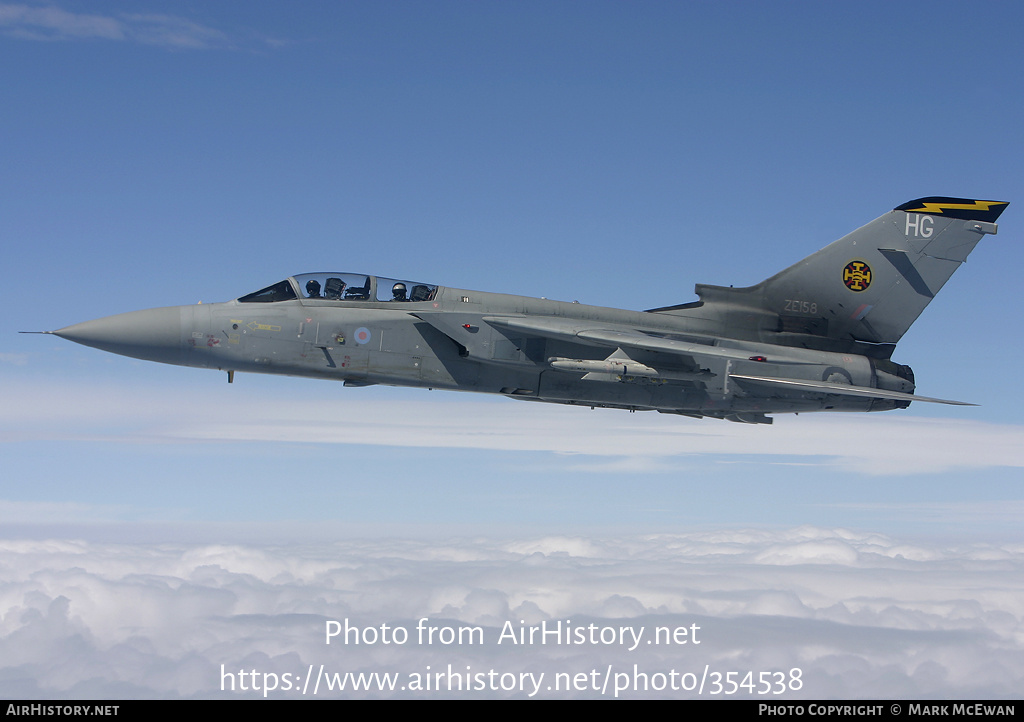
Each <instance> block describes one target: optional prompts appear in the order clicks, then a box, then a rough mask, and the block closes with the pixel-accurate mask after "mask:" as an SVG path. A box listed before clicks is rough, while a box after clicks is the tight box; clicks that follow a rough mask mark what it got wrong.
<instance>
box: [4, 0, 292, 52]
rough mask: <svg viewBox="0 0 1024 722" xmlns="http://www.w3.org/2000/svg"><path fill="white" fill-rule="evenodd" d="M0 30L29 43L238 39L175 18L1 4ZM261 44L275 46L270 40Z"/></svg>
mask: <svg viewBox="0 0 1024 722" xmlns="http://www.w3.org/2000/svg"><path fill="white" fill-rule="evenodd" d="M0 28H2V29H3V31H4V32H5V33H6V34H8V35H11V36H14V37H19V38H23V39H28V40H73V39H96V40H116V41H124V42H135V43H140V44H143V45H157V46H160V47H165V48H181V49H208V48H231V47H234V46H235V44H236V42H237V40H238V39H237V38H232V37H230V36H229V35H228V34H226V33H224V32H222V31H220V30H217V29H216V28H211V27H209V26H206V25H202V24H200V23H197V22H193V21H192V20H189V19H187V18H182V17H178V16H174V15H166V14H156V13H150V14H143V13H125V14H118V15H100V14H95V13H82V12H74V11H68V10H63V9H61V8H59V7H56V6H52V5H50V6H37V5H26V4H16V3H0ZM264 43H265V44H267V45H274V44H276V43H275V42H273V41H270V40H265V41H264Z"/></svg>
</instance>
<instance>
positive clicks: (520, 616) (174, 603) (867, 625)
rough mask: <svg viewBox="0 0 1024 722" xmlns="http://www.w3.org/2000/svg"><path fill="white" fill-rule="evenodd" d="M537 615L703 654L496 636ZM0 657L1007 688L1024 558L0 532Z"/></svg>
mask: <svg viewBox="0 0 1024 722" xmlns="http://www.w3.org/2000/svg"><path fill="white" fill-rule="evenodd" d="M424 617H426V618H428V619H429V620H430V622H429V624H430V625H432V626H436V627H444V626H448V627H452V628H456V627H459V626H476V625H479V626H482V627H485V630H484V632H485V635H486V638H485V639H486V641H487V642H488V643H487V644H485V645H483V646H476V645H469V644H465V643H464V644H461V645H460V644H451V645H446V644H441V643H440V642H435V643H434V644H432V645H420V644H417V643H416V639H415V635H416V631H415V630H416V626H417V623H418V620H420V619H422V618H424ZM328 619H337V620H339V621H342V620H345V619H349V620H350V623H351V624H353V625H359V626H360V628H371V627H372V628H373V629H374V630H375V633H376V632H379V631H380V630H381V625H387V626H388V627H389V628H391V629H394V628H396V627H402V628H404V629H405V630H407V631H409V633H410V635H411V643H407V644H404V645H399V644H390V645H385V644H383V643H380V642H378V643H375V644H359V645H356V644H348V645H346V644H344V643H342V642H341V641H340V640H336V641H335V643H333V644H331V645H329V646H328V645H326V644H325V643H324V633H325V621H326V620H328ZM545 620H546V621H547V622H549V623H555V622H559V621H561V622H562V623H563V624H564V625H573V626H574V627H580V626H583V627H585V626H586V625H589V624H591V623H594V624H595V625H597V626H598V627H604V626H607V627H611V628H615V629H619V628H621V627H626V628H628V629H630V630H632V632H637V633H639V629H640V628H641V627H643V628H644V630H645V632H644V634H646V635H650V634H652V633H653V628H654V627H656V626H660V627H669V628H673V629H674V628H676V627H679V628H682V627H686V628H687V629H688V630H690V631H689V632H688V633H693V630H692V629H691V628H692V625H696V626H698V627H699V628H700V630H699V631H698V632H696V633H697V634H698V635H699V639H700V642H701V644H700V645H694V644H689V645H675V646H672V645H669V646H666V645H653V644H647V643H643V644H640V645H638V646H637V648H636V649H634V650H633V651H629V650H628V646H629V645H626V646H620V645H618V644H589V643H587V644H579V645H570V646H566V645H554V644H545V645H541V644H539V643H534V644H532V645H530V644H527V645H523V646H520V645H510V644H508V643H505V644H503V645H501V646H498V645H496V644H495V643H494V642H495V641H496V639H497V636H498V634H499V631H500V630H501V628H502V625H503V624H504V623H505V622H511V623H512V627H513V628H514V629H520V628H524V627H527V626H529V625H534V624H540V623H541V622H542V621H545ZM649 638H650V637H644V640H645V642H646V640H647V639H649ZM0 660H2V662H0V678H6V679H15V678H17V679H19V680H20V682H21V683H22V684H24V683H25V680H32V682H33V684H34V685H35V690H36V693H35V694H36V695H37V696H42V697H53V696H57V695H62V694H68V693H71V694H74V695H75V696H79V697H87V696H97V695H102V694H104V693H110V692H109V691H110V690H112V689H117V690H120V691H119V692H118V694H119V695H120V696H129V695H130V696H164V697H166V696H179V695H180V696H193V695H194V696H199V697H209V696H218V695H220V694H221V690H220V679H221V676H220V673H221V665H222V664H223V665H225V668H226V669H227V670H229V671H230V670H233V671H235V672H237V671H238V670H240V669H256V670H257V671H259V672H260V673H274V674H278V675H283V674H284V673H286V672H287V673H289V674H293V675H298V674H300V673H301V674H304V673H305V671H306V670H307V669H308V668H309V667H308V666H309V665H313V666H314V667H316V668H318V667H319V665H321V664H322V665H325V668H326V669H327V670H328V671H331V672H346V671H364V672H371V671H376V672H388V673H400V674H403V675H410V674H413V673H418V672H423V671H424V670H425V668H426V666H427V665H430V666H431V668H432V669H433V670H435V671H436V670H442V669H446V667H447V665H448V664H452V665H453V667H455V668H456V670H460V669H462V670H464V669H465V667H466V666H470V667H471V668H472V669H474V670H487V669H496V670H498V671H502V672H516V673H518V672H521V671H533V672H535V673H539V672H544V673H545V674H547V675H554V674H555V673H556V672H570V673H573V674H575V673H579V672H588V671H589V670H592V669H598V670H602V672H603V670H606V669H608V668H609V667H610V668H611V669H613V670H614V671H616V672H623V673H625V672H631V671H632V669H633V665H634V664H637V665H639V666H640V668H641V669H642V670H645V671H647V672H648V673H649V674H653V673H655V672H662V673H666V674H667V673H668V672H669V671H670V670H673V669H674V670H676V671H678V672H684V671H689V670H702V669H703V668H704V665H709V666H710V668H711V669H712V670H713V671H720V672H723V673H725V672H730V671H739V672H743V673H745V671H747V670H753V671H755V673H756V672H757V671H761V670H764V671H779V670H785V671H787V672H788V670H790V669H792V668H794V667H798V668H800V669H801V670H802V672H801V674H802V688H801V689H800V690H799V691H796V692H792V691H791V692H788V693H787V695H786V696H785V698H791V697H803V698H826V697H832V698H834V697H845V698H850V697H879V696H883V697H884V696H903V697H908V696H909V697H919V698H920V697H931V696H941V697H946V698H950V697H953V698H956V697H961V698H974V697H986V696H997V697H998V696H1003V697H1014V696H1017V695H1019V690H1020V689H1021V688H1022V687H1021V683H1022V682H1024V547H1022V546H1021V545H1019V544H1016V545H995V544H973V545H969V546H959V545H940V544H936V543H929V544H924V543H908V542H905V541H899V540H894V539H891V538H888V537H885V536H882V535H878V534H863V533H858V532H852V531H845V530H828V529H820V528H813V527H802V528H798V529H792V530H788V531H778V532H773V531H764V530H747V531H727V530H721V531H711V532H704V533H692V534H680V535H652V536H632V537H621V538H613V537H543V538H531V537H521V538H514V539H506V540H502V539H493V538H475V539H453V540H444V541H436V542H430V541H422V540H413V539H394V538H393V539H378V540H372V541H368V540H355V541H339V542H333V543H325V544H322V545H319V546H317V545H310V544H301V545H288V546H276V547H260V546H251V545H187V544H160V545H153V544H150V545H119V544H98V543H87V542H73V541H19V540H11V541H6V542H2V543H0ZM552 679H553V676H549V677H548V680H549V681H550V680H552ZM0 689H3V686H2V683H0ZM22 689H23V691H24V687H23V688H22ZM125 690H129V692H125ZM496 694H497V695H499V696H503V693H492V692H479V693H474V694H472V695H465V694H464V695H463V696H495V695H496ZM228 696H242V697H252V696H258V693H253V692H248V693H243V692H239V691H236V692H234V693H233V695H231V694H229V695H228ZM272 696H280V697H297V696H299V694H298V693H297V692H294V691H293V692H289V693H285V692H279V693H275V694H274V695H272ZM321 696H364V695H358V694H356V695H353V694H351V693H349V694H348V695H338V694H335V695H328V694H326V693H322V695H321ZM372 696H377V695H372ZM421 696H433V695H432V694H431V695H426V694H424V695H421ZM542 696H565V695H564V694H556V693H555V692H554V691H548V690H546V689H545V690H544V691H543V693H542ZM570 696H587V694H585V693H582V692H576V693H573V694H572V695H570ZM632 696H651V695H650V694H642V693H641V694H635V695H632ZM655 696H657V695H655ZM663 696H669V697H672V696H676V697H685V696H693V695H688V694H686V693H683V692H676V693H671V694H665V695H663Z"/></svg>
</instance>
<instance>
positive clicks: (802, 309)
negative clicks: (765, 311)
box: [782, 298, 818, 313]
mask: <svg viewBox="0 0 1024 722" xmlns="http://www.w3.org/2000/svg"><path fill="white" fill-rule="evenodd" d="M782 310H783V311H789V312H790V313H817V312H818V304H817V303H815V302H814V301H797V300H795V299H789V298H787V299H786V307H785V308H784V309H782Z"/></svg>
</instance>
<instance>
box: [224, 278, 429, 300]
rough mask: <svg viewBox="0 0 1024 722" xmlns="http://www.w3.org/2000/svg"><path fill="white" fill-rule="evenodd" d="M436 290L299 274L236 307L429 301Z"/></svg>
mask: <svg viewBox="0 0 1024 722" xmlns="http://www.w3.org/2000/svg"><path fill="white" fill-rule="evenodd" d="M436 295H437V286H436V285H434V284H429V283H418V282H416V281H402V280H399V279H397V278H380V277H377V276H366V275H363V274H361V273H303V274H302V275H300V276H292V277H291V278H288V279H285V280H284V281H279V282H278V283H275V284H274V285H272V286H267V287H266V288H261V289H260V290H259V291H256V292H254V293H250V294H248V295H246V296H242V297H241V298H239V299H238V302H239V303H277V302H279V301H293V300H296V299H302V300H304V301H305V300H318V301H398V302H406V301H412V302H415V301H433V300H434V296H436Z"/></svg>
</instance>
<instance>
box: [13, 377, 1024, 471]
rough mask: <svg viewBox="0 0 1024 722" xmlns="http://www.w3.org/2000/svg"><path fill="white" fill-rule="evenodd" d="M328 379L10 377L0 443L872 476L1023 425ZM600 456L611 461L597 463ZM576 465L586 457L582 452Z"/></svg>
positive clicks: (999, 459) (936, 459)
mask: <svg viewBox="0 0 1024 722" xmlns="http://www.w3.org/2000/svg"><path fill="white" fill-rule="evenodd" d="M326 388H327V389H328V390H329V391H330V392H331V393H330V394H329V395H328V397H325V396H324V395H315V394H308V395H305V396H304V397H303V398H302V399H300V400H293V399H287V398H281V397H279V396H277V397H275V396H268V395H267V394H265V393H263V392H261V393H260V395H258V396H257V395H254V394H245V395H242V394H239V393H237V392H232V390H230V389H228V390H224V389H222V388H220V387H218V389H217V390H216V391H214V392H211V391H210V390H209V389H203V390H199V389H193V388H189V389H184V390H180V389H179V390H175V392H174V393H173V394H172V393H168V391H167V390H166V389H160V390H158V391H153V390H151V389H148V388H146V389H142V388H130V387H110V388H102V387H92V388H88V389H81V388H78V387H75V386H70V385H69V386H65V387H59V386H57V385H49V386H47V387H46V388H39V387H36V386H31V385H30V386H17V385H12V386H10V387H7V388H5V389H3V390H2V391H0V400H2V401H3V402H4V403H3V406H2V408H3V410H0V441H20V440H29V439H67V440H75V439H77V440H90V441H108V442H131V443H140V442H146V441H149V442H159V443H167V442H176V443H191V442H196V441H216V442H253V441H256V442H270V443H277V442H285V443H310V444H347V445H360V444H362V445H372V446H401V447H414V448H436V447H440V448H462V449H490V450H502V451H513V450H514V451H547V452H553V453H557V454H565V455H587V456H593V457H599V458H601V459H602V464H601V466H600V467H593V470H594V471H612V472H617V471H646V470H653V471H657V470H660V469H662V468H664V462H666V461H667V460H669V459H672V458H674V457H675V458H681V457H689V456H694V455H705V456H738V457H747V458H753V457H757V458H767V457H775V458H777V459H779V460H781V461H787V462H795V461H798V460H799V461H800V462H801V463H814V464H819V465H822V466H833V467H836V468H841V469H843V470H846V471H855V472H861V473H865V474H871V475H900V474H922V473H935V472H942V471H948V470H951V469H972V468H973V469H980V468H992V467H1012V468H1019V467H1024V426H1017V425H1009V424H1002V425H1000V424H989V423H981V422H974V421H968V420H963V419H928V418H922V417H914V416H907V415H905V414H895V415H890V416H881V415H875V414H871V415H868V414H862V415H857V416H842V415H834V416H827V415H814V414H804V415H802V416H786V417H782V418H781V419H780V420H779V423H777V424H775V425H774V426H773V427H763V426H757V427H751V426H746V425H743V424H732V423H727V422H721V421H715V420H704V421H703V422H696V421H691V420H689V419H677V418H669V417H665V416H663V415H659V414H654V413H649V414H625V413H622V412H618V411H607V410H599V411H595V412H591V411H589V410H584V409H578V408H566V407H561V406H557V405H549V404H543V405H542V404H515V403H512V402H509V401H505V400H486V401H478V400H471V401H468V400H455V397H452V396H444V397H441V396H437V395H435V396H433V397H431V398H430V399H429V400H426V401H415V400H414V401H408V400H406V399H402V400H394V399H380V398H379V397H376V398H367V397H366V396H360V395H359V392H358V391H355V392H353V391H351V390H341V389H338V388H336V387H333V386H327V387H326ZM371 393H372V392H371ZM346 394H347V395H348V396H345V397H344V398H343V399H341V400H339V399H338V396H339V395H346ZM342 402H343V410H342V406H341V404H342ZM353 420H358V422H357V423H355V422H354V421H353ZM612 457H614V458H617V459H618V461H615V462H614V464H613V465H610V466H609V465H608V463H607V462H609V461H611V460H612ZM580 464H581V468H588V467H587V466H586V464H587V462H586V461H585V460H581V461H580Z"/></svg>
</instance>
